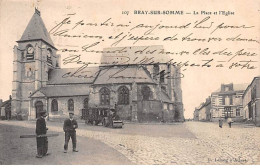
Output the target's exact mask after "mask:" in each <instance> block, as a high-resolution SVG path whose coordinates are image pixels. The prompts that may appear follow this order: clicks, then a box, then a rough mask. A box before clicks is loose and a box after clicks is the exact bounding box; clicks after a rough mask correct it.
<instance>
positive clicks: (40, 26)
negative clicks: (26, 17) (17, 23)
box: [17, 9, 55, 48]
mask: <svg viewBox="0 0 260 168" xmlns="http://www.w3.org/2000/svg"><path fill="white" fill-rule="evenodd" d="M30 40H43V41H45V42H47V43H48V44H50V45H51V46H53V47H54V44H53V42H52V40H51V37H50V35H49V33H48V31H47V29H46V27H45V25H44V23H43V20H42V18H41V16H40V12H39V11H38V10H37V9H35V13H34V14H33V16H32V18H31V20H30V22H29V23H28V25H27V27H26V29H25V31H24V32H23V35H22V37H21V39H20V40H19V41H17V42H21V41H30ZM54 48H55V47H54Z"/></svg>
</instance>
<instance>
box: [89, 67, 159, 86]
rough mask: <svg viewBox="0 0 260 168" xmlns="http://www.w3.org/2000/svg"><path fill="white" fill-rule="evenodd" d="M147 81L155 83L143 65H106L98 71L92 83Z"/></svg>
mask: <svg viewBox="0 0 260 168" xmlns="http://www.w3.org/2000/svg"><path fill="white" fill-rule="evenodd" d="M133 82H136V83H149V84H155V82H154V81H153V80H152V78H151V77H150V76H149V75H148V74H147V72H145V70H144V69H143V67H137V66H135V67H126V66H125V67H107V68H104V69H103V70H101V71H100V73H99V75H98V76H97V78H96V80H95V81H94V84H114V83H133Z"/></svg>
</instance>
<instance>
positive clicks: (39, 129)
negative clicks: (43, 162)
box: [36, 111, 48, 158]
mask: <svg viewBox="0 0 260 168" xmlns="http://www.w3.org/2000/svg"><path fill="white" fill-rule="evenodd" d="M46 116H47V113H46V111H40V112H39V118H38V119H37V121H36V135H37V136H36V142H37V155H36V157H37V158H42V157H43V156H46V155H48V154H47V151H48V138H47V137H46V136H45V137H41V135H44V134H46V133H47V130H48V128H47V127H46V121H45V117H46Z"/></svg>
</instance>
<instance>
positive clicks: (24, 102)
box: [11, 9, 60, 119]
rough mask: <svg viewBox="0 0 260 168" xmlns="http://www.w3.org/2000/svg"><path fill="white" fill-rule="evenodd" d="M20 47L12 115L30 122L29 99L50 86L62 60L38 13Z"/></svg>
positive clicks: (16, 51)
mask: <svg viewBox="0 0 260 168" xmlns="http://www.w3.org/2000/svg"><path fill="white" fill-rule="evenodd" d="M17 43H18V46H17V45H15V46H14V49H13V52H14V56H13V57H14V59H13V86H12V103H11V111H12V116H13V117H16V118H17V119H27V118H28V111H29V106H30V105H29V102H30V98H29V96H30V95H31V94H32V93H33V92H35V91H36V90H38V89H40V88H41V87H45V86H46V84H47V82H48V78H49V75H50V72H51V71H52V70H53V69H56V68H59V67H60V56H59V55H56V52H57V49H56V48H55V46H54V44H53V42H52V40H51V37H50V35H49V33H48V31H47V29H46V27H45V25H44V23H43V20H42V18H41V16H40V11H39V10H37V9H35V13H34V14H33V16H32V18H31V20H30V22H29V24H28V25H27V27H26V29H25V31H24V33H23V35H22V37H21V39H20V40H18V41H17Z"/></svg>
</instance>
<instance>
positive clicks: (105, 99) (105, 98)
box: [99, 87, 110, 105]
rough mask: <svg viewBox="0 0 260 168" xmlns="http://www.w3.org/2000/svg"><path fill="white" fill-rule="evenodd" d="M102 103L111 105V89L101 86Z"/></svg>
mask: <svg viewBox="0 0 260 168" xmlns="http://www.w3.org/2000/svg"><path fill="white" fill-rule="evenodd" d="M99 93H100V104H101V105H109V104H110V91H109V89H108V88H105V87H103V88H101V89H100V91H99Z"/></svg>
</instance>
